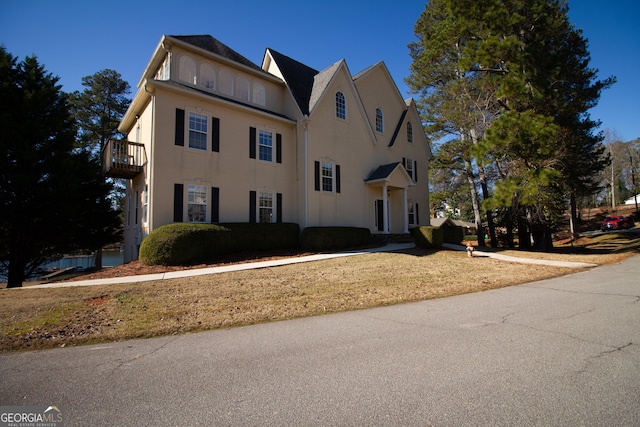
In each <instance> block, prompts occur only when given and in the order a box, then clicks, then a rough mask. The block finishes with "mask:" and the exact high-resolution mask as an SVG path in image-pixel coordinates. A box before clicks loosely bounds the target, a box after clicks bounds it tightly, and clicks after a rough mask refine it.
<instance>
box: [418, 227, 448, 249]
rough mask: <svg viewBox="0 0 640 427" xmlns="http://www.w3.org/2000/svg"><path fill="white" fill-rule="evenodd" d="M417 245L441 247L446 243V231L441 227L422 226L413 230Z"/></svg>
mask: <svg viewBox="0 0 640 427" xmlns="http://www.w3.org/2000/svg"><path fill="white" fill-rule="evenodd" d="M412 233H413V237H414V239H415V241H416V246H418V247H421V248H430V249H431V248H433V249H439V248H441V247H442V243H444V231H443V230H442V228H440V227H432V226H422V227H416V228H414V229H413V230H412Z"/></svg>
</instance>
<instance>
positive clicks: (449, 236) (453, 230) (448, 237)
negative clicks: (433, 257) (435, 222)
mask: <svg viewBox="0 0 640 427" xmlns="http://www.w3.org/2000/svg"><path fill="white" fill-rule="evenodd" d="M440 228H442V232H443V233H444V236H443V241H444V243H453V244H455V245H459V244H460V243H462V241H463V240H464V229H463V228H462V227H459V226H450V225H443V226H442V227H440Z"/></svg>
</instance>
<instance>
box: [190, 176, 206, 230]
mask: <svg viewBox="0 0 640 427" xmlns="http://www.w3.org/2000/svg"><path fill="white" fill-rule="evenodd" d="M187 221H188V222H207V187H205V186H204V185H189V187H188V194H187Z"/></svg>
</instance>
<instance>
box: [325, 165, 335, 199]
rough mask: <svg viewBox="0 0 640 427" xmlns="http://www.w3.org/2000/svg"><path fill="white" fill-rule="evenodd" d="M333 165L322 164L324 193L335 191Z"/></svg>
mask: <svg viewBox="0 0 640 427" xmlns="http://www.w3.org/2000/svg"><path fill="white" fill-rule="evenodd" d="M333 178H334V174H333V163H328V162H322V191H325V192H332V191H333Z"/></svg>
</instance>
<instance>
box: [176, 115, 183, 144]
mask: <svg viewBox="0 0 640 427" xmlns="http://www.w3.org/2000/svg"><path fill="white" fill-rule="evenodd" d="M176 145H181V146H183V147H184V110H181V109H180V108H176Z"/></svg>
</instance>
